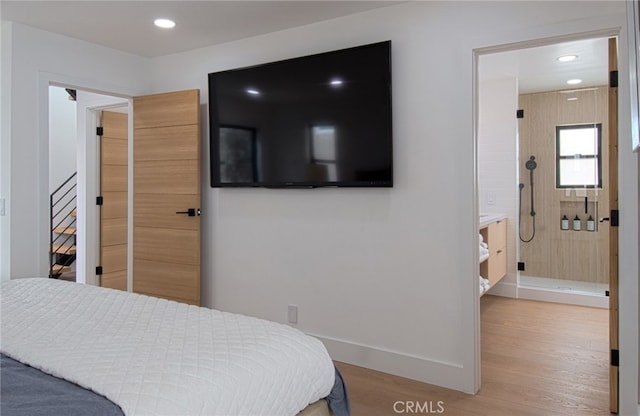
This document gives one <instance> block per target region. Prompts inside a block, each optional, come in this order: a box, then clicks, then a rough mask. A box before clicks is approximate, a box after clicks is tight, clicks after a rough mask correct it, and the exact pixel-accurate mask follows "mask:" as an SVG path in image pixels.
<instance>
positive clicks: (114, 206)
mask: <svg viewBox="0 0 640 416" xmlns="http://www.w3.org/2000/svg"><path fill="white" fill-rule="evenodd" d="M127 196H128V193H127V192H102V198H103V203H102V207H101V208H100V209H101V211H102V218H103V219H114V218H127V207H128V201H127Z"/></svg>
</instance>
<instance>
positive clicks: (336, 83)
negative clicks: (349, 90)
mask: <svg viewBox="0 0 640 416" xmlns="http://www.w3.org/2000/svg"><path fill="white" fill-rule="evenodd" d="M329 84H331V85H333V86H334V87H338V86H340V85H342V84H344V81H342V80H341V79H340V78H334V79H332V80H331V82H329Z"/></svg>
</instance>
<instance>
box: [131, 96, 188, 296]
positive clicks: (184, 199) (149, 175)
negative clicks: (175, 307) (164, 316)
mask: <svg viewBox="0 0 640 416" xmlns="http://www.w3.org/2000/svg"><path fill="white" fill-rule="evenodd" d="M133 105H134V146H133V147H134V157H133V159H134V169H133V170H134V175H133V176H134V197H133V200H134V207H133V224H134V230H133V242H134V244H133V268H134V269H133V276H134V278H133V290H134V291H135V292H138V293H144V294H148V295H152V296H158V297H163V298H167V299H173V300H180V301H184V302H188V303H192V304H199V303H200V217H199V215H196V216H192V217H189V216H187V215H185V214H178V213H177V212H181V211H187V210H188V209H189V208H193V209H195V210H198V212H199V208H200V124H199V122H200V120H199V115H200V109H199V107H200V98H199V90H191V91H180V92H175V93H166V94H156V95H151V96H145V97H136V98H134V101H133Z"/></svg>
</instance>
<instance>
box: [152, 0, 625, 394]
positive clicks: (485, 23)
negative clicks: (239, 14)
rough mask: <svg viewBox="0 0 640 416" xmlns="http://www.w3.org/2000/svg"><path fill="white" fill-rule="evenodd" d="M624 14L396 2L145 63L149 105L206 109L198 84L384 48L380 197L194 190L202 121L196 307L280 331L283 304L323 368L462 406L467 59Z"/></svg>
mask: <svg viewBox="0 0 640 416" xmlns="http://www.w3.org/2000/svg"><path fill="white" fill-rule="evenodd" d="M624 13H625V11H624V3H621V2H601V3H600V2H584V3H580V6H579V7H576V3H575V2H566V3H564V2H543V3H540V2H497V3H485V2H410V3H406V4H400V5H396V6H392V7H389V8H386V9H379V10H374V11H371V12H367V13H362V14H358V15H353V16H349V17H345V18H340V19H335V20H331V21H327V22H323V23H319V24H314V25H309V26H304V27H299V28H296V29H292V30H287V31H282V32H277V33H272V34H268V35H264V36H259V37H254V38H251V39H246V40H243V41H238V42H232V43H228V44H225V45H220V46H213V47H210V48H203V49H199V50H196V51H191V52H187V53H182V54H177V55H173V56H167V57H162V58H158V59H155V60H154V61H153V67H154V71H155V72H154V76H153V89H154V90H155V91H166V90H179V89H185V88H200V89H201V97H202V98H201V99H202V102H203V104H206V103H207V77H206V74H207V73H208V72H213V71H218V70H224V69H229V68H234V67H240V66H245V65H252V64H258V63H262V62H268V61H273V60H278V59H285V58H290V57H295V56H301V55H306V54H310V53H317V52H323V51H328V50H332V49H338V48H343V47H350V46H355V45H359V44H364V43H369V42H376V41H381V40H386V39H391V40H392V42H393V83H394V85H393V94H394V96H393V98H394V146H395V147H394V162H395V168H394V169H395V172H394V173H395V178H396V184H395V187H394V188H393V189H389V190H386V189H385V190H382V189H379V190H373V189H367V190H363V189H360V190H357V189H315V190H261V189H250V190H247V189H211V188H208V187H207V186H206V184H208V182H209V179H208V160H207V159H208V158H207V154H208V139H207V137H208V131H207V126H206V120H207V118H206V113H204V114H203V115H204V116H205V117H204V119H203V120H204V122H205V126H203V127H204V128H203V141H204V144H205V146H204V147H203V178H202V179H203V184H205V185H204V188H203V192H204V193H203V222H202V224H203V237H202V238H203V269H202V270H203V271H202V276H203V281H202V288H203V301H204V303H205V304H206V305H208V306H215V307H218V308H221V309H226V310H231V311H235V312H242V313H247V314H251V315H258V316H261V317H265V318H269V319H273V320H276V321H281V322H284V321H285V320H286V310H287V308H286V306H287V304H288V303H295V304H297V305H298V306H299V314H300V316H299V318H300V319H299V325H298V326H299V327H300V328H301V329H303V330H304V331H307V332H310V333H314V334H317V335H319V336H321V337H322V338H323V339H324V340H325V342H326V343H327V345H328V346H329V348H330V351H331V352H332V354H333V356H334V358H337V359H342V360H346V361H349V362H352V363H356V364H359V365H364V366H367V367H372V368H377V369H380V370H383V371H388V372H392V373H395V374H401V375H406V376H409V377H413V378H416V379H420V380H424V381H427V382H431V383H434V384H439V385H444V386H449V387H453V388H456V389H460V390H464V391H468V392H471V391H474V389H475V388H476V387H477V385H476V384H475V381H476V380H477V379H474V366H475V365H477V363H478V360H477V359H476V358H477V357H476V356H475V354H476V352H477V350H476V349H475V347H476V345H477V332H475V327H474V325H473V322H474V319H475V318H476V314H477V299H474V290H475V291H477V287H475V289H474V286H477V277H476V276H477V270H476V269H477V264H476V260H475V259H477V245H476V243H475V241H474V238H473V236H474V235H476V234H477V228H476V227H477V218H476V216H477V212H476V210H475V206H476V201H475V199H476V198H475V194H474V183H475V182H474V181H475V179H474V176H475V172H474V170H475V169H474V163H475V162H474V161H475V155H474V145H473V131H474V130H473V126H474V120H473V117H474V116H473V108H474V107H473V97H474V95H473V91H474V86H473V85H472V79H473V51H474V49H476V48H485V47H488V46H494V45H501V44H507V43H512V42H519V41H527V40H531V39H539V38H544V37H550V36H561V35H567V34H571V33H580V32H585V31H596V30H610V29H614V30H615V29H616V28H619V27H624V24H625V14H624ZM621 44H622V45H624V44H625V42H622V43H621ZM633 166H635V165H633ZM630 168H631V169H634V168H635V167H630ZM634 178H635V176H634ZM633 186H635V187H636V188H637V185H633ZM633 186H632V188H633ZM626 189H627V190H628V189H629V188H628V187H627V188H626ZM623 192H624V191H623ZM633 225H634V226H636V228H637V219H636V221H634V222H633ZM635 234H636V235H635V236H634V237H633V238H634V239H637V232H636V233H635ZM636 251H637V250H635V251H634V253H633V255H634V256H635V254H636ZM636 269H637V267H636ZM634 277H635V278H637V273H636V275H635V276H634ZM627 278H629V277H628V276H627ZM635 293H637V291H636V292H635ZM634 314H635V316H636V318H634V319H635V322H636V328H637V310H636V311H634ZM636 351H637V345H636ZM636 369H637V367H636ZM633 400H636V399H635V398H634V399H633Z"/></svg>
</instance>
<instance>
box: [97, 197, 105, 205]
mask: <svg viewBox="0 0 640 416" xmlns="http://www.w3.org/2000/svg"><path fill="white" fill-rule="evenodd" d="M103 203H104V199H103V198H102V197H101V196H97V197H96V205H102V204H103Z"/></svg>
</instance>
